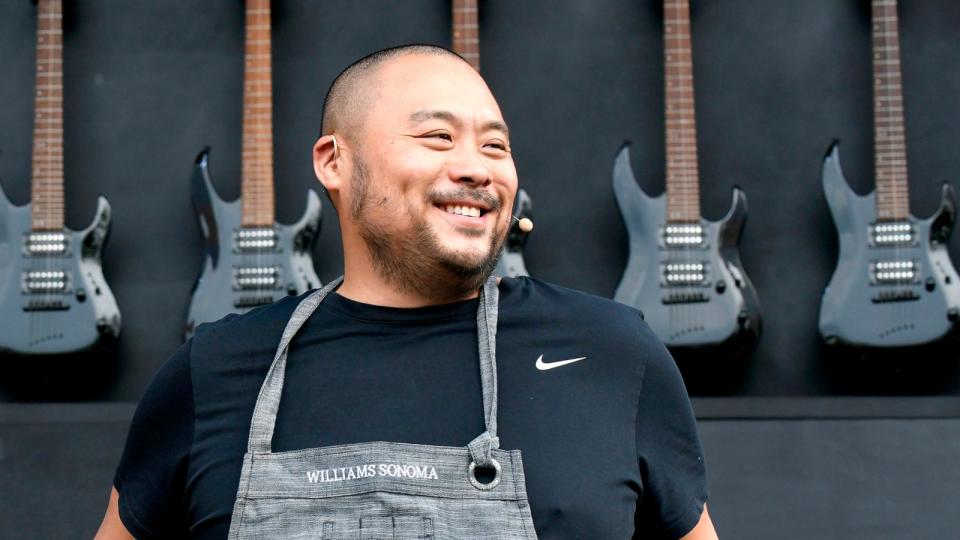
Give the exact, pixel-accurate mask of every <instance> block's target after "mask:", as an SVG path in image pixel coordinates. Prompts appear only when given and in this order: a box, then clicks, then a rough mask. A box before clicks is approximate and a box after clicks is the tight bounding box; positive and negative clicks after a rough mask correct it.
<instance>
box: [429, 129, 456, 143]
mask: <svg viewBox="0 0 960 540" xmlns="http://www.w3.org/2000/svg"><path fill="white" fill-rule="evenodd" d="M427 137H431V138H439V139H443V140H445V141H452V140H453V136H452V135H450V134H449V133H445V132H442V131H440V132H437V133H428V134H427Z"/></svg>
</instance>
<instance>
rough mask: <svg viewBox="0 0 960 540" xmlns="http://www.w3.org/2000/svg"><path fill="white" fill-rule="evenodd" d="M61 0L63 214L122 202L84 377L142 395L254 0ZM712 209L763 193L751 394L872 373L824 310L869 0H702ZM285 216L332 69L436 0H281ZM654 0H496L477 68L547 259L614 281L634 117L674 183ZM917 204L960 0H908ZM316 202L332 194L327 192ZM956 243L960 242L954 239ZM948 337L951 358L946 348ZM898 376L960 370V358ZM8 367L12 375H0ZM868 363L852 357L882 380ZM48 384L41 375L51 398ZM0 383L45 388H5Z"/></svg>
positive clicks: (865, 139) (178, 287)
mask: <svg viewBox="0 0 960 540" xmlns="http://www.w3.org/2000/svg"><path fill="white" fill-rule="evenodd" d="M67 3H68V14H67V17H66V19H65V31H66V33H65V46H66V50H65V71H66V80H65V83H66V98H65V107H66V173H67V182H66V197H67V222H68V225H69V226H71V227H73V228H79V227H82V226H84V225H85V224H86V222H87V221H88V220H89V219H90V218H91V215H92V212H93V209H94V204H95V196H96V194H98V193H103V194H105V195H106V196H107V197H108V198H109V200H110V201H111V203H112V204H113V208H114V224H113V232H112V236H111V238H110V240H109V243H108V246H107V251H106V255H105V260H104V264H105V271H106V275H107V278H108V280H109V281H110V283H111V284H112V287H113V290H114V292H115V293H116V296H117V298H118V301H119V304H120V307H121V309H122V311H123V316H124V330H123V332H124V335H123V338H122V342H121V348H120V351H119V355H118V357H117V364H116V367H115V368H112V369H111V371H110V373H111V374H110V376H109V377H110V378H109V380H108V381H107V382H106V383H105V384H103V385H101V387H98V388H95V387H91V389H90V390H89V391H87V392H86V393H83V392H74V393H73V394H71V395H70V399H79V398H83V399H101V400H135V399H137V398H138V397H139V396H140V394H141V392H142V391H143V388H144V387H145V385H146V384H147V382H148V380H149V378H150V376H151V375H152V373H153V372H154V371H155V370H156V368H157V367H158V366H159V365H160V363H161V362H163V360H164V359H165V358H166V357H167V356H168V355H169V354H170V353H171V352H172V351H173V350H174V349H175V348H176V347H177V346H178V344H179V342H180V337H179V335H180V328H181V324H182V318H183V315H184V311H185V308H186V305H187V301H188V294H189V290H190V286H191V284H192V282H193V280H194V278H195V275H196V272H197V270H198V267H199V263H200V234H199V229H198V227H197V225H196V223H195V220H194V217H193V214H192V210H191V207H190V203H189V196H188V180H189V176H190V172H191V164H192V161H193V158H194V156H195V155H196V153H197V152H198V151H199V150H200V149H201V148H202V147H203V146H204V145H210V146H212V148H213V154H212V172H213V177H214V183H215V185H216V186H217V188H218V189H219V191H220V193H221V195H223V196H224V197H226V198H232V197H235V196H237V195H238V193H239V171H240V156H239V150H240V100H241V94H240V90H241V82H242V61H241V57H242V28H243V4H242V2H241V1H240V0H217V1H213V0H208V1H204V2H196V1H191V0H165V1H162V2H160V1H148V0H141V1H130V2H113V1H108V0H84V1H82V2H70V1H69V0H68V2H67ZM692 4H693V5H692V14H693V40H694V58H695V60H694V62H695V72H696V90H697V113H698V121H699V142H700V157H701V178H702V184H703V186H702V193H703V209H704V212H705V213H706V215H707V217H710V218H718V217H720V216H721V215H722V214H723V213H724V212H725V211H726V209H727V205H728V203H729V194H730V189H731V187H732V186H733V185H734V184H739V185H741V186H743V187H744V188H745V189H746V191H747V193H748V196H749V199H750V205H751V214H750V219H749V221H748V224H747V229H746V233H745V237H744V239H743V242H744V245H743V259H744V262H745V265H746V268H747V270H748V272H749V274H750V276H751V277H752V279H753V281H754V283H755V285H756V287H757V289H758V291H759V293H760V297H761V301H762V303H763V307H764V312H765V316H766V319H765V321H766V326H765V335H764V336H763V339H762V341H761V344H760V347H759V349H758V350H757V352H756V354H755V355H754V357H753V359H752V363H751V365H750V369H749V370H748V372H747V375H746V376H745V378H744V379H743V381H742V382H741V383H740V384H738V385H736V386H735V387H734V388H733V389H731V390H730V391H729V392H730V393H732V394H738V395H755V396H777V395H795V396H802V395H838V394H849V393H872V392H874V390H875V389H871V387H870V386H869V385H866V386H864V387H863V388H858V387H857V385H856V383H855V384H846V385H841V384H837V383H836V381H835V380H834V378H833V374H832V372H831V369H832V368H831V366H830V365H829V364H828V363H827V361H825V360H824V357H823V355H822V354H821V350H820V345H819V338H818V336H817V331H816V320H817V309H818V303H819V295H820V291H821V289H822V287H823V286H824V284H825V283H826V281H827V279H828V278H829V274H830V272H831V270H832V267H833V264H834V257H835V255H836V249H837V248H836V239H835V233H834V231H833V228H832V224H831V221H830V217H829V215H828V213H827V208H826V205H825V203H824V200H823V196H822V194H821V190H820V182H819V172H820V160H821V157H822V154H823V151H824V149H825V148H826V147H827V145H828V144H829V143H830V141H831V140H833V139H834V138H838V137H839V138H841V139H842V140H843V141H844V144H843V148H842V150H843V163H844V167H845V170H846V172H847V175H848V178H849V179H850V181H851V182H852V184H853V185H854V187H855V188H856V189H858V190H859V191H861V192H864V191H867V190H869V189H870V188H871V186H872V128H871V118H872V116H871V111H872V100H871V84H870V78H871V77H870V36H869V5H868V3H867V2H865V1H863V0H849V1H838V0H809V1H804V2H796V1H793V0H776V1H773V0H725V1H722V2H721V1H716V0H714V1H707V0H702V1H700V0H694V1H693V2H692ZM274 6H275V7H274V95H275V121H274V125H275V133H276V142H275V145H276V180H277V191H278V204H277V206H278V212H277V213H278V217H279V219H280V220H281V221H292V220H294V219H295V218H296V217H298V216H299V214H300V212H301V211H302V209H303V204H304V203H303V194H304V192H305V190H306V189H307V188H309V187H311V186H315V185H316V184H315V180H314V178H313V173H312V168H311V164H310V146H311V144H312V142H313V140H314V138H315V136H316V134H317V124H318V116H319V113H320V106H321V101H322V98H323V95H324V92H325V90H326V88H327V86H328V85H329V83H330V81H331V80H332V79H333V77H334V76H335V75H336V74H337V73H338V72H339V70H340V69H342V68H343V67H344V66H346V65H347V64H348V63H349V62H351V61H352V60H354V59H356V58H358V57H360V56H362V55H363V54H365V53H368V52H370V51H372V50H375V49H378V48H381V47H386V46H390V45H397V44H401V43H409V42H427V43H437V44H442V45H448V44H449V37H448V34H449V24H450V14H449V2H448V1H446V0H405V1H403V2H390V1H385V0H357V1H333V0H329V1H320V0H314V1H310V0H277V1H275V2H274ZM659 6H660V4H659V2H656V1H635V0H565V1H552V0H551V1H546V0H538V1H534V0H527V1H524V2H516V1H513V0H483V1H481V2H480V8H481V28H482V30H481V35H482V40H481V42H482V46H481V47H482V51H483V58H482V63H483V72H484V74H485V76H486V77H487V79H488V81H489V83H490V85H491V87H492V88H493V90H494V92H495V94H496V95H497V96H498V98H499V100H500V103H501V105H502V108H503V110H504V114H505V116H506V118H507V121H508V122H509V123H510V124H511V128H512V130H511V131H512V133H513V137H514V139H513V148H514V153H515V156H516V161H517V166H518V169H519V172H520V176H521V183H522V185H523V186H524V187H525V188H526V189H527V190H528V191H529V192H530V194H531V195H532V196H533V200H534V207H535V213H536V217H537V220H536V221H537V230H536V232H535V233H534V234H533V235H532V236H531V238H530V241H529V244H528V250H527V263H528V267H529V269H530V271H531V272H532V273H533V274H534V275H535V276H537V277H540V278H543V279H546V280H549V281H553V282H557V283H560V284H563V285H568V286H572V287H576V288H580V289H583V290H586V291H588V292H592V293H596V294H599V295H603V296H610V295H611V294H612V292H613V290H614V287H615V286H616V284H617V281H618V280H619V278H620V274H621V272H622V269H623V266H624V264H625V260H626V255H627V237H626V231H625V229H624V227H623V224H622V221H621V219H620V216H619V213H618V211H617V209H616V206H615V203H614V199H613V195H612V190H611V187H610V172H611V165H612V158H613V155H614V153H615V151H616V150H617V148H618V147H619V146H620V144H621V143H622V142H623V141H624V140H630V141H632V142H633V147H632V157H633V163H634V166H635V167H636V169H637V177H638V180H639V182H640V183H641V185H642V187H643V188H644V189H645V190H647V191H648V192H651V193H656V192H659V191H661V190H662V185H663V172H664V167H663V152H664V145H663V135H662V133H663V111H662V100H663V91H662V35H661V34H662V19H661V15H662V10H661V8H660V7H659ZM900 15H901V33H902V56H903V76H904V77H903V80H904V92H905V100H906V118H907V133H908V141H909V143H908V152H909V159H910V173H911V180H912V183H911V197H912V209H913V211H914V213H915V214H919V215H926V214H929V213H930V212H931V211H932V210H933V209H934V208H935V206H936V204H937V202H938V199H937V197H938V193H939V191H938V189H937V186H936V184H937V183H938V182H940V181H942V180H945V179H950V180H953V181H954V183H955V185H956V182H955V175H956V172H957V171H958V170H960V152H957V151H956V147H955V145H956V141H957V137H958V134H960V130H958V128H957V122H956V119H957V118H960V100H957V99H956V96H957V95H960V70H958V69H957V66H958V65H960V40H958V39H957V28H958V27H960V3H957V2H953V1H950V0H923V1H917V0H911V1H906V2H904V3H903V5H902V6H901V8H900ZM34 32H35V7H34V6H32V5H31V3H30V2H28V1H27V0H6V1H4V2H2V3H0V66H2V69H3V76H2V77H0V150H2V151H3V154H2V156H0V184H2V187H3V189H4V190H5V192H6V193H7V194H8V196H9V197H10V198H11V199H12V200H13V201H15V202H16V203H24V202H26V201H27V200H28V198H29V176H30V157H29V156H30V137H31V110H32V86H33V76H32V73H33V69H34V64H33V52H34V46H35V42H34V39H35V33H34ZM325 204H326V201H325ZM324 211H325V215H324V222H323V228H322V233H321V237H320V240H319V242H318V244H317V247H316V250H315V253H314V255H315V261H316V267H317V270H318V273H319V275H320V277H321V278H322V279H324V280H328V279H331V278H333V277H334V276H336V275H337V274H338V273H339V272H340V268H341V264H342V257H341V254H340V252H339V236H338V232H337V224H336V218H335V215H334V213H333V212H332V209H331V208H330V207H329V206H326V207H325V208H324ZM950 247H951V249H952V251H953V253H954V260H955V261H956V260H957V259H958V256H960V240H958V238H957V237H954V238H953V240H952V241H951V244H950ZM957 359H958V355H957V353H953V356H952V358H949V359H948V360H949V361H950V362H949V364H950V365H953V364H956V362H955V361H956V360H957ZM915 361H916V364H917V365H918V366H919V370H920V371H921V377H920V378H921V379H922V380H923V381H925V382H924V384H920V385H905V386H903V387H902V388H897V387H896V384H894V386H893V387H892V389H891V388H885V389H884V390H883V391H884V392H890V393H897V392H900V393H925V394H934V395H936V394H939V395H943V394H951V393H956V392H957V391H960V375H958V374H957V372H956V370H948V371H946V372H940V373H936V374H934V375H928V374H925V373H923V371H924V370H925V369H926V367H925V364H926V363H927V361H928V359H925V358H916V359H915ZM6 378H7V379H9V377H6ZM870 379H871V372H870V369H865V370H864V372H863V376H862V377H861V378H860V380H862V381H864V382H865V383H866V382H869V381H870ZM58 396H59V395H58V394H56V393H47V394H42V393H41V394H39V395H36V396H34V397H33V398H32V399H58ZM0 399H3V400H11V399H31V396H30V395H23V394H18V393H16V392H11V391H10V390H9V381H8V384H7V388H5V389H0Z"/></svg>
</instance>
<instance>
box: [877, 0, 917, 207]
mask: <svg viewBox="0 0 960 540" xmlns="http://www.w3.org/2000/svg"><path fill="white" fill-rule="evenodd" d="M872 32H873V129H874V160H875V172H876V178H877V217H878V218H879V219H880V220H883V221H887V220H893V221H899V220H904V219H907V218H908V217H909V216H910V199H909V193H908V190H907V145H906V138H905V131H904V122H903V90H902V86H901V78H900V35H899V31H898V29H897V2H896V0H873V28H872Z"/></svg>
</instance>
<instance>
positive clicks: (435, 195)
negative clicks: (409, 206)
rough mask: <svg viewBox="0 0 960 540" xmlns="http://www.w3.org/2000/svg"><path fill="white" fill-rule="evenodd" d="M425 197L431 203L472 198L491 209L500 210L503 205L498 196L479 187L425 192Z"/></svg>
mask: <svg viewBox="0 0 960 540" xmlns="http://www.w3.org/2000/svg"><path fill="white" fill-rule="evenodd" d="M427 199H428V200H429V201H430V203H431V204H444V203H447V202H449V201H457V200H464V199H472V200H474V201H477V202H480V203H483V204H484V205H485V206H487V207H488V208H489V209H490V210H491V211H495V210H500V208H501V207H502V206H503V203H502V202H500V198H499V197H497V196H496V195H493V194H491V193H488V192H486V191H483V190H481V189H467V188H460V189H455V190H451V191H431V192H429V193H427Z"/></svg>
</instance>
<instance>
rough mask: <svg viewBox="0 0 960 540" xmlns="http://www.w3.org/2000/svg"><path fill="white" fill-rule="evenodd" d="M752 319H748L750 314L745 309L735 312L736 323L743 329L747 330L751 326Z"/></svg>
mask: <svg viewBox="0 0 960 540" xmlns="http://www.w3.org/2000/svg"><path fill="white" fill-rule="evenodd" d="M751 323H752V321H751V320H750V315H749V314H747V312H746V311H741V312H740V313H737V324H738V325H740V328H742V329H744V330H749V329H750V327H751V326H753V325H752V324H751Z"/></svg>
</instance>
